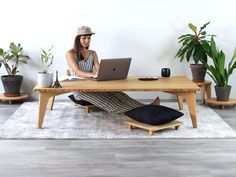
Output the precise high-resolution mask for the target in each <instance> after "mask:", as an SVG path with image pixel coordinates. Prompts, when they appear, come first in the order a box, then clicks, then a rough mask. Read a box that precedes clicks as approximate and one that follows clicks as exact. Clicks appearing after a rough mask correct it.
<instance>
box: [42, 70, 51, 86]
mask: <svg viewBox="0 0 236 177" xmlns="http://www.w3.org/2000/svg"><path fill="white" fill-rule="evenodd" d="M52 84H53V73H42V72H39V73H38V86H39V87H51V86H52Z"/></svg>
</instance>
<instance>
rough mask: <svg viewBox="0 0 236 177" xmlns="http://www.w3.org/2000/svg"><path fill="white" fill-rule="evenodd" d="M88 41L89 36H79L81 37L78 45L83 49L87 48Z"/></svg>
mask: <svg viewBox="0 0 236 177" xmlns="http://www.w3.org/2000/svg"><path fill="white" fill-rule="evenodd" d="M90 40H91V36H81V37H80V44H81V45H82V46H83V47H84V48H86V47H89V44H90Z"/></svg>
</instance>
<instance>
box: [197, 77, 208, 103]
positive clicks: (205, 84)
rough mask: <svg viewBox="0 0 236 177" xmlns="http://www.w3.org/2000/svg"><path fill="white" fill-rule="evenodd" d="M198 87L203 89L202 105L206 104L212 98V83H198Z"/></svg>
mask: <svg viewBox="0 0 236 177" xmlns="http://www.w3.org/2000/svg"><path fill="white" fill-rule="evenodd" d="M196 84H197V86H198V87H200V89H201V97H202V104H206V96H207V99H209V98H211V81H204V82H196Z"/></svg>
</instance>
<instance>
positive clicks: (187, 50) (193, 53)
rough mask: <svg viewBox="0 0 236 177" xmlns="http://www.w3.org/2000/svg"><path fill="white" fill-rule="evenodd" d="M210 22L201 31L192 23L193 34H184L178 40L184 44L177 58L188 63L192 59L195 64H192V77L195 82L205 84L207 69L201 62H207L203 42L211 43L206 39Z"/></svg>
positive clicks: (190, 24)
mask: <svg viewBox="0 0 236 177" xmlns="http://www.w3.org/2000/svg"><path fill="white" fill-rule="evenodd" d="M209 23H210V22H208V23H206V24H204V25H203V26H202V27H200V30H199V31H198V30H197V27H196V26H195V25H193V24H192V23H189V24H188V27H189V28H190V29H191V30H192V32H193V34H184V35H181V36H180V37H179V38H178V40H179V41H178V42H179V43H181V44H182V46H181V48H180V49H179V50H178V52H177V54H176V56H175V57H178V58H179V59H180V62H182V61H183V60H184V59H186V60H187V62H189V61H190V59H191V58H192V59H193V61H194V64H190V68H191V71H192V77H193V81H194V82H203V81H204V80H205V75H206V68H205V67H204V65H203V64H202V63H200V61H205V62H207V55H206V52H205V51H204V49H203V47H202V43H203V42H209V41H208V40H207V39H206V38H207V37H208V36H214V35H207V33H206V31H205V30H204V29H205V28H206V27H207V25H209Z"/></svg>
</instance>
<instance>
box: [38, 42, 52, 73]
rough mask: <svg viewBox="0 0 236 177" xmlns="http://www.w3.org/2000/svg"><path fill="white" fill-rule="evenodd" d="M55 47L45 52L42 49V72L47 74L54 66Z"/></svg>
mask: <svg viewBox="0 0 236 177" xmlns="http://www.w3.org/2000/svg"><path fill="white" fill-rule="evenodd" d="M52 49H53V46H52V47H51V48H50V49H48V50H44V49H41V54H40V56H41V62H42V72H43V73H47V72H48V70H49V67H50V66H51V65H52V63H53V58H54V55H53V52H52Z"/></svg>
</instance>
